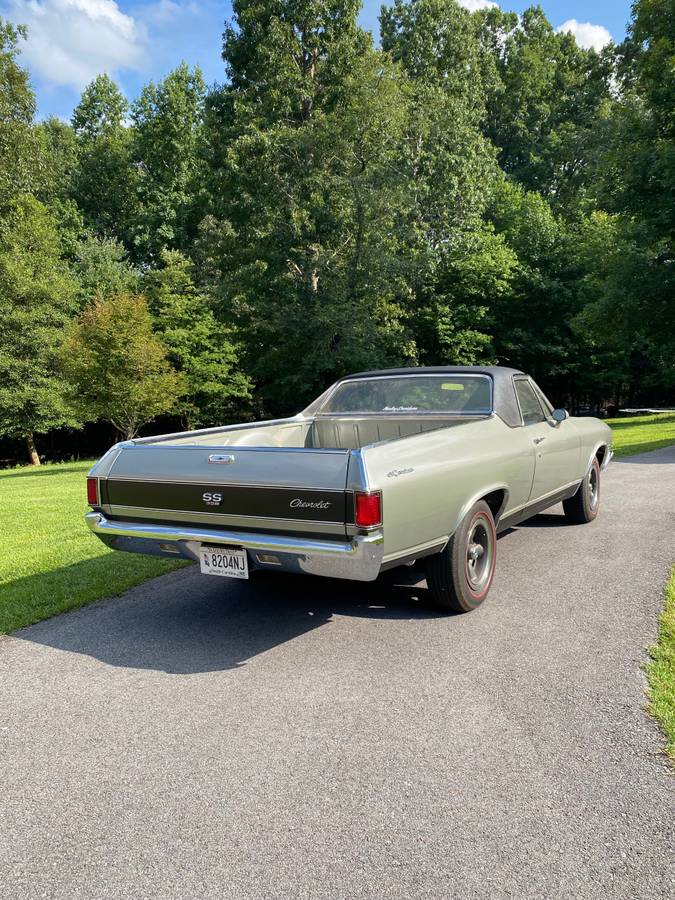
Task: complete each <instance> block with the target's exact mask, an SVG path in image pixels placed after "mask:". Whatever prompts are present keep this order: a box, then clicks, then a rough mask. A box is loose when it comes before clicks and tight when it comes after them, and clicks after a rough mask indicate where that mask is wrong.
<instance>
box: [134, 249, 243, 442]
mask: <svg viewBox="0 0 675 900" xmlns="http://www.w3.org/2000/svg"><path fill="white" fill-rule="evenodd" d="M161 263H162V268H161V269H155V270H153V271H151V272H149V273H148V274H147V276H146V277H145V280H144V290H145V296H146V297H147V300H148V304H149V307H150V310H151V312H152V314H153V316H154V317H155V321H156V329H157V331H158V332H159V334H160V336H161V338H162V341H163V342H164V344H165V345H166V347H167V356H168V359H169V362H170V363H171V365H172V366H173V367H174V368H175V369H176V370H177V371H178V372H181V373H182V374H183V376H184V379H185V394H184V396H183V397H182V398H181V399H180V401H179V403H178V406H177V407H176V410H177V412H179V414H180V416H181V418H182V420H183V422H184V424H185V426H186V427H187V428H198V427H199V426H201V425H217V424H219V423H221V422H224V421H227V420H228V419H229V418H231V417H232V414H233V412H234V411H235V410H241V407H242V404H244V403H245V401H247V400H248V399H249V398H250V388H251V385H250V381H249V379H248V378H247V377H246V375H244V374H243V373H242V372H241V371H240V370H239V368H238V362H239V361H238V355H239V347H238V346H237V344H236V342H235V339H234V335H233V334H232V333H231V331H230V329H228V328H227V326H225V325H223V324H222V323H219V322H218V321H217V320H216V318H215V316H214V315H213V311H212V310H211V307H210V303H209V299H208V297H207V296H206V295H205V294H203V293H201V292H200V291H198V289H197V288H196V286H195V283H194V276H193V266H192V263H191V262H190V261H189V260H188V259H186V257H184V256H183V255H182V254H181V253H180V252H178V251H176V250H165V251H164V252H163V253H162V256H161Z"/></svg>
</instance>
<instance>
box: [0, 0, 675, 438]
mask: <svg viewBox="0 0 675 900" xmlns="http://www.w3.org/2000/svg"><path fill="white" fill-rule="evenodd" d="M357 13H358V2H357V0H294V2H293V3H290V2H288V0H274V2H272V0H236V2H235V3H234V6H233V19H232V21H231V22H230V23H228V25H227V27H226V29H225V33H224V35H223V59H224V62H225V71H226V74H227V83H226V84H224V85H221V86H218V85H216V86H214V87H213V88H212V89H211V90H210V91H208V92H207V91H206V90H205V86H204V82H203V79H202V76H201V73H200V72H199V70H198V69H190V68H189V67H188V66H187V65H185V64H181V65H179V66H178V67H177V68H175V69H174V70H173V71H171V72H170V73H169V74H168V75H167V76H166V78H164V79H163V80H162V81H160V82H159V83H157V84H149V85H147V86H146V87H145V88H144V89H143V90H142V91H141V93H140V95H139V96H138V97H137V98H136V99H135V100H134V101H133V102H131V103H130V104H129V103H128V102H127V100H126V98H125V97H124V96H123V94H122V93H121V91H120V90H119V88H118V87H117V86H116V85H115V83H114V82H113V81H112V80H111V78H109V77H108V76H107V75H101V76H99V77H98V78H96V79H94V81H93V82H92V83H91V84H90V85H89V86H88V87H87V88H86V89H85V91H84V93H83V95H82V99H81V101H80V103H79V104H78V106H77V108H76V109H75V111H74V113H73V117H72V124H70V125H69V124H66V123H63V122H60V121H58V120H55V119H48V120H47V121H44V122H40V123H35V122H34V113H35V98H34V96H33V93H32V91H31V88H30V84H29V81H28V76H27V73H26V72H25V70H24V69H23V68H22V67H21V66H20V65H19V62H18V52H19V50H20V44H21V40H22V37H23V36H24V31H23V30H22V29H21V28H16V27H14V26H12V25H9V24H7V23H6V22H4V21H3V20H1V19H0V229H1V230H2V235H3V238H2V239H3V241H4V244H3V246H4V248H5V249H4V250H3V251H2V252H3V260H4V263H3V265H4V266H5V269H4V270H3V271H4V272H5V275H3V277H4V278H5V279H6V282H7V284H8V285H9V287H8V293H7V294H6V295H5V296H3V297H1V298H0V306H2V305H3V304H4V306H2V308H3V309H4V308H7V309H8V310H10V312H11V316H17V315H18V312H17V310H19V309H24V313H25V310H26V309H28V308H29V306H30V309H31V310H36V311H38V315H36V316H34V317H33V320H34V324H33V325H32V326H30V327H34V328H38V327H40V328H41V327H43V325H44V327H45V328H47V332H48V333H47V335H46V337H45V340H43V341H42V342H41V345H40V349H39V351H35V354H34V355H35V356H36V358H37V359H38V360H39V365H38V367H37V369H36V371H40V372H43V373H45V374H44V377H43V380H42V382H40V384H39V385H38V386H37V387H35V396H36V397H37V396H38V395H39V396H40V397H41V398H43V399H40V401H39V403H38V404H37V406H39V408H40V410H41V411H42V412H41V413H40V415H38V414H36V415H34V416H32V418H31V417H29V418H30V421H31V422H35V423H38V424H36V425H35V427H36V428H41V427H45V428H46V427H50V424H54V423H58V422H65V421H69V420H70V421H74V419H76V418H77V416H74V413H72V412H70V413H69V412H68V410H67V409H66V408H65V407H64V405H63V384H62V382H61V380H60V379H59V377H58V376H57V375H53V376H52V375H50V374H48V373H50V372H52V369H53V356H54V346H55V342H56V336H57V335H58V333H59V331H60V330H62V329H63V326H64V324H65V323H67V321H68V319H69V317H72V316H73V315H76V314H77V313H78V312H79V311H81V310H82V308H83V307H85V306H87V304H90V303H91V302H92V301H96V302H95V304H94V306H92V307H91V309H95V308H96V309H99V308H103V309H108V308H109V307H108V305H107V303H108V298H113V300H112V301H111V302H112V305H113V306H114V304H115V302H117V303H118V304H119V303H121V302H122V301H119V300H118V301H115V300H114V298H119V297H120V296H122V297H124V296H127V295H136V294H137V293H138V291H139V290H143V291H145V292H146V293H147V298H148V301H149V304H150V307H151V318H150V319H149V320H148V319H146V320H144V324H143V326H142V327H143V329H144V331H143V334H144V337H143V339H142V340H141V344H142V343H143V341H144V340H146V339H150V340H151V345H152V341H153V340H155V339H156V338H159V339H160V340H161V342H163V345H165V347H166V352H167V354H168V360H169V362H170V365H171V366H172V367H173V369H175V370H176V371H177V372H179V374H180V379H181V388H180V391H178V388H177V386H176V389H175V390H173V391H168V393H171V394H172V404H173V405H172V406H171V408H172V409H173V410H174V411H175V412H176V414H179V415H180V416H181V417H182V419H183V421H184V423H185V424H186V425H190V426H191V425H197V424H207V423H213V422H219V421H224V420H226V419H228V418H230V417H234V416H242V415H247V414H251V413H255V414H262V413H269V412H272V413H287V412H290V411H293V410H297V409H298V408H301V407H302V406H303V405H304V404H305V402H306V401H307V400H308V399H309V398H310V397H311V396H313V395H315V394H316V393H317V392H318V391H320V390H321V389H322V388H323V387H325V385H326V383H327V382H329V381H330V380H332V379H334V378H335V377H337V376H339V375H340V374H342V373H344V372H345V371H349V370H355V369H362V368H375V367H378V366H386V365H399V364H418V363H429V364H433V363H475V362H502V363H508V364H511V365H515V366H518V367H520V368H523V369H526V370H528V371H531V372H532V373H533V374H534V375H535V376H536V377H537V378H538V380H540V381H541V382H542V385H543V386H544V388H545V389H546V390H547V391H548V392H549V393H550V394H551V395H552V396H553V397H554V398H555V399H556V401H557V402H558V403H560V404H564V403H575V402H581V401H584V400H586V401H587V400H592V401H597V402H602V403H605V404H606V403H610V402H611V403H625V402H630V403H639V402H650V403H656V402H659V403H663V404H670V403H672V402H673V391H674V390H675V362H674V360H675V338H674V337H673V335H675V303H673V296H675V284H674V282H673V272H675V259H674V256H673V222H674V221H675V215H674V212H673V210H674V197H673V190H674V188H673V185H674V184H675V139H674V138H675V134H674V121H675V120H674V116H675V113H674V110H675V96H674V91H675V88H674V86H673V85H674V84H675V82H674V80H673V77H672V74H673V66H672V62H673V58H674V55H675V31H674V29H675V24H674V20H673V16H672V3H671V2H670V0H636V2H635V3H634V5H633V17H632V22H631V24H630V27H629V32H628V38H627V40H626V41H625V42H624V43H623V44H622V45H621V46H619V47H614V46H609V47H607V48H605V50H604V51H603V52H602V53H596V52H594V51H589V50H584V49H582V48H580V47H579V46H578V45H577V44H576V42H575V40H574V38H573V37H572V36H571V35H569V34H559V33H557V32H556V31H555V30H554V28H553V27H552V26H551V24H550V23H549V21H548V20H547V18H546V16H545V15H544V13H543V11H542V10H541V8H539V7H532V8H530V9H527V10H526V11H525V12H524V13H523V15H522V16H521V17H518V16H516V15H515V14H513V13H505V12H503V11H502V10H501V9H500V8H499V7H497V6H493V7H491V8H489V9H486V10H481V11H479V12H476V13H470V12H468V11H467V10H466V9H465V8H464V7H463V6H460V4H459V3H458V2H457V0H408V2H406V0H392V5H391V6H389V7H384V8H383V9H382V11H381V37H382V47H381V49H379V48H375V47H374V46H373V44H372V39H371V37H370V35H368V34H367V33H365V32H364V31H363V30H362V29H360V28H359V27H358V24H357V19H356V16H357ZM17 222H19V223H20V227H19V228H18V231H17V232H16V234H14V233H11V227H12V223H14V224H16V223H17ZM33 232H35V234H36V235H37V239H36V241H33ZM57 233H58V234H57ZM45 246H46V247H47V251H46V253H45V254H44V256H40V254H41V253H42V248H43V247H45ZM14 256H16V260H14V258H13V257H14ZM8 273H9V274H8ZM12 273H13V274H12ZM17 273H18V274H17ZM50 278H52V279H53V281H54V291H52V287H51V286H49V287H48V284H49V281H50ZM75 282H76V283H75ZM31 291H33V292H34V293H35V296H36V298H37V299H35V300H32V299H31V300H28V299H23V298H27V297H28V296H29V294H30V292H31ZM20 298H22V299H20ZM128 300H129V298H128V296H127V301H128ZM129 302H130V301H129ZM134 302H135V303H136V302H137V301H134ZM138 302H141V301H138ZM21 304H24V306H23V307H22V306H21ZM135 315H136V316H138V315H139V312H138V309H136V312H135ZM11 316H10V320H12V319H11ZM29 319H31V316H29V315H28V314H24V318H23V322H22V329H23V331H21V329H20V331H19V333H20V334H23V335H24V337H22V338H21V339H20V340H19V339H18V338H16V339H15V338H9V337H8V338H5V337H4V335H3V338H2V340H1V341H0V344H2V347H3V348H4V349H3V350H2V353H3V354H4V356H2V359H3V360H4V362H3V365H4V366H5V367H6V370H7V371H8V372H11V373H12V374H11V377H12V378H14V379H16V381H15V382H8V383H17V384H19V382H21V386H23V385H24V382H23V380H22V379H23V375H19V374H17V373H23V372H24V371H25V370H26V369H27V368H28V364H27V358H26V357H27V354H28V349H27V348H28V347H29V345H30V346H31V347H32V343H31V340H32V338H29V337H27V335H29V334H31V333H32V332H31V331H30V328H29ZM12 321H13V320H12ZM139 321H140V320H139ZM148 322H150V325H148ZM78 327H79V328H80V330H81V327H82V323H80V326H78ZM108 327H112V319H110V321H109V322H108ZM148 328H151V332H150V331H148ZM50 329H51V330H50ZM124 333H125V334H127V337H128V338H129V339H131V335H130V334H129V333H128V331H127V332H124ZM153 335H154V337H153ZM108 339H109V340H110V341H112V336H110V335H109V336H108ZM2 342H4V343H2ZM132 344H133V342H132ZM121 346H122V345H120V347H121ZM134 346H135V345H134ZM152 346H155V345H152ZM108 349H109V350H110V351H111V352H113V353H118V352H119V353H120V354H122V350H121V349H119V347H118V349H114V346H113V344H112V343H111V344H110V346H109V347H108ZM43 351H44V352H43ZM101 352H103V350H101ZM134 352H136V351H134ZM153 353H154V351H153ZM15 354H16V356H17V358H16V359H15V358H14V356H15ZM151 356H152V353H151ZM136 362H138V359H137V360H136ZM134 365H136V363H133V364H132V366H131V368H132V369H133V366H134ZM162 365H165V364H162ZM162 365H160V366H159V369H158V372H159V370H160V369H161V370H162V372H163V373H164V375H168V376H170V377H175V375H172V372H173V369H172V370H171V371H168V370H164V369H162ZM50 367H51V368H50ZM160 374H161V373H160ZM124 377H125V378H126V377H127V375H125V376H124ZM25 384H29V382H25ZM252 384H255V409H249V410H247V409H246V407H247V405H248V404H251V402H252V401H251V399H250V393H251V385H252ZM127 387H128V386H127ZM3 388H4V385H2V384H0V391H1V390H3ZM21 389H23V387H21ZM30 390H32V388H28V387H27V388H26V391H30ZM150 393H152V391H151V392H150ZM178 393H180V397H179V399H178V400H176V396H177V394H178ZM7 396H8V397H10V399H11V402H10V404H9V406H8V407H7V410H4V409H3V412H2V413H1V414H0V415H2V416H3V422H4V424H3V426H2V428H3V430H4V433H12V434H19V433H24V432H26V430H27V426H26V424H25V421H27V419H26V403H24V406H23V407H21V404H20V403H19V405H18V406H16V404H15V398H17V397H20V396H21V390H19V391H18V392H15V393H12V392H8V393H7ZM18 402H19V401H18V400H16V403H18ZM106 402H112V401H111V398H110V397H108V399H107V400H106ZM154 403H155V401H154V400H152V402H150V401H149V409H150V408H152V409H153V410H154V409H155V408H156V406H155V405H153V404H154ZM12 404H14V405H12ZM84 405H86V404H82V409H83V407H84ZM103 406H104V402H103V400H102V401H101V403H100V404H98V405H96V404H89V407H88V412H87V416H89V417H91V416H92V415H94V412H92V410H93V409H94V408H95V409H96V410H97V412H96V415H99V414H100V415H103V414H104V409H103ZM111 408H112V407H111ZM157 408H158V407H157ZM162 408H163V409H166V408H168V407H166V406H163V407H162ZM115 409H116V410H117V407H115ZM81 411H82V410H80V412H81ZM108 412H110V411H108ZM149 414H150V413H149ZM154 414H155V413H154V412H153V413H152V415H154ZM114 415H115V420H116V421H118V420H119V412H118V411H115V413H114ZM137 418H138V413H137V412H134V414H133V416H132V420H133V423H134V424H132V425H129V423H128V422H127V424H126V425H125V426H124V428H125V430H128V428H136V427H137V424H135V423H136V422H137ZM28 430H30V429H28Z"/></svg>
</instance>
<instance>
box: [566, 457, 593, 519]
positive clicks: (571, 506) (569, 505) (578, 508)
mask: <svg viewBox="0 0 675 900" xmlns="http://www.w3.org/2000/svg"><path fill="white" fill-rule="evenodd" d="M563 509H564V510H565V517H566V518H567V521H568V522H573V523H574V524H575V525H583V524H584V523H585V522H592V521H593V519H595V517H596V516H597V515H598V512H599V511H600V463H599V462H598V460H597V458H596V459H594V460H593V462H592V464H591V468H590V469H589V470H588V473H587V475H586V477H585V478H584V480H583V481H582V482H581V485H580V486H579V490H578V491H577V492H576V494H575V495H574V496H573V497H570V498H569V500H563Z"/></svg>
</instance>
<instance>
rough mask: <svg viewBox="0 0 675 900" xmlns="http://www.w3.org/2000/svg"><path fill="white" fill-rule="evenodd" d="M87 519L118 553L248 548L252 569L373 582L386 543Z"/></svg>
mask: <svg viewBox="0 0 675 900" xmlns="http://www.w3.org/2000/svg"><path fill="white" fill-rule="evenodd" d="M85 520H86V522H87V525H88V526H89V528H91V530H92V531H93V532H94V534H95V535H97V537H99V538H100V539H101V540H102V541H103V542H104V543H105V544H107V545H108V546H109V547H112V548H113V549H115V550H126V551H128V552H130V553H145V554H149V555H151V556H163V557H165V558H169V559H170V558H171V557H172V556H176V557H182V558H183V559H191V560H198V559H199V550H200V548H201V546H202V544H211V545H215V546H219V547H222V546H232V547H244V548H246V550H248V551H249V553H248V555H249V561H250V563H251V566H252V568H256V569H281V570H283V571H286V572H301V573H304V574H306V575H323V576H325V577H327V578H348V579H351V580H353V581H374V580H375V579H376V578H377V576H378V574H379V571H380V567H381V565H382V557H383V555H384V539H383V537H382V533H381V532H379V531H377V532H373V533H372V534H367V535H357V536H356V537H353V538H351V540H349V541H317V540H308V539H304V538H294V537H289V536H286V535H274V534H252V533H250V532H248V533H247V532H244V531H221V530H215V529H209V528H191V527H183V526H180V527H174V526H169V525H155V524H145V523H142V522H139V523H135V522H119V521H116V520H114V519H106V517H105V516H104V515H103V513H100V512H89V513H87V514H86V516H85ZM261 557H262V558H261ZM270 559H271V560H276V561H270Z"/></svg>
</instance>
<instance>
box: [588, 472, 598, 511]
mask: <svg viewBox="0 0 675 900" xmlns="http://www.w3.org/2000/svg"><path fill="white" fill-rule="evenodd" d="M588 497H589V500H590V504H591V509H595V508H596V506H597V505H598V500H599V499H600V481H599V479H598V470H597V468H596V467H595V466H591V471H590V472H589V473H588Z"/></svg>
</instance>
